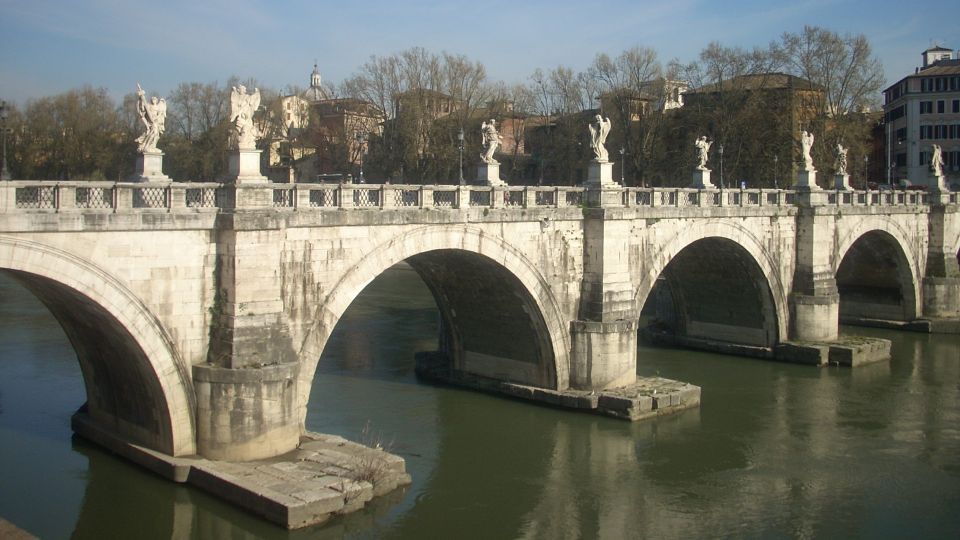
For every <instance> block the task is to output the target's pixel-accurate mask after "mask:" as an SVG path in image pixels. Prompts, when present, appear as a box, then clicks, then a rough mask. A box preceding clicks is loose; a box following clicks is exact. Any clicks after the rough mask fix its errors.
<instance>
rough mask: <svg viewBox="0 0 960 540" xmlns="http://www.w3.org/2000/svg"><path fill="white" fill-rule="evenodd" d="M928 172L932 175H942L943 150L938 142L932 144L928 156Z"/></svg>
mask: <svg viewBox="0 0 960 540" xmlns="http://www.w3.org/2000/svg"><path fill="white" fill-rule="evenodd" d="M930 172H932V173H933V176H936V177H941V176H943V150H942V149H941V148H940V145H939V144H935V145H933V153H932V155H931V156H930Z"/></svg>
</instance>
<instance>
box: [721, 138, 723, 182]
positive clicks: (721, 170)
mask: <svg viewBox="0 0 960 540" xmlns="http://www.w3.org/2000/svg"><path fill="white" fill-rule="evenodd" d="M720 189H723V143H720Z"/></svg>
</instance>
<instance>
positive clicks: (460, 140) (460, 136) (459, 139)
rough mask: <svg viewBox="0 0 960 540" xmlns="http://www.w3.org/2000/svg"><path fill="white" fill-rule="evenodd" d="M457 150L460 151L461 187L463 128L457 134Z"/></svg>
mask: <svg viewBox="0 0 960 540" xmlns="http://www.w3.org/2000/svg"><path fill="white" fill-rule="evenodd" d="M457 149H458V150H460V185H461V186H462V185H463V128H460V132H459V133H457Z"/></svg>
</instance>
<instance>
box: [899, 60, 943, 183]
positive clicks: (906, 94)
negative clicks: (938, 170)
mask: <svg viewBox="0 0 960 540" xmlns="http://www.w3.org/2000/svg"><path fill="white" fill-rule="evenodd" d="M921 56H922V59H923V65H922V66H921V67H918V68H917V69H916V70H915V71H914V73H913V74H911V75H907V76H906V77H904V78H902V79H900V80H899V81H897V82H896V83H894V84H893V85H891V86H890V87H889V88H887V89H886V90H884V91H883V97H884V100H883V101H884V103H883V112H884V127H885V140H886V149H885V154H886V162H887V163H886V167H887V171H888V173H887V180H888V182H891V183H896V182H898V181H900V180H909V181H910V182H912V183H914V184H917V185H927V186H931V185H934V182H935V181H934V179H933V177H932V176H931V175H930V170H929V169H930V156H931V153H932V148H933V145H934V144H938V145H940V148H941V149H942V151H943V161H944V167H943V169H944V171H943V172H944V174H945V175H946V176H947V185H954V186H960V53H958V54H957V55H954V53H953V51H952V50H950V49H946V48H943V47H931V48H929V49H927V50H925V51H923V53H922V55H921Z"/></svg>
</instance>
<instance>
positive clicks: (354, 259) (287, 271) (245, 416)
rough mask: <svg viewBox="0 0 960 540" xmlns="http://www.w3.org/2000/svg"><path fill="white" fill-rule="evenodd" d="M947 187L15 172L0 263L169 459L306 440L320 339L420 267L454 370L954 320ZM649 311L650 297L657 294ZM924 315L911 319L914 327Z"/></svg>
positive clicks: (1, 213)
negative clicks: (872, 322) (655, 330)
mask: <svg viewBox="0 0 960 540" xmlns="http://www.w3.org/2000/svg"><path fill="white" fill-rule="evenodd" d="M958 203H960V201H958V194H957V193H939V194H935V193H930V194H928V193H923V192H910V191H907V192H904V191H896V192H859V191H820V190H815V191H809V190H807V191H791V190H770V191H767V190H691V189H637V188H603V189H601V188H596V189H594V188H589V189H584V188H569V187H522V188H521V187H479V186H407V185H382V186H381V185H315V184H262V185H234V184H201V183H136V184H132V183H86V182H85V183H76V182H74V183H71V182H20V181H18V182H4V183H2V185H0V270H2V271H5V272H7V273H9V274H10V275H12V276H13V277H14V278H16V279H17V280H18V281H19V282H21V283H22V284H24V285H25V286H26V287H27V288H28V289H30V290H31V291H32V292H33V293H34V294H36V295H37V297H39V298H40V299H41V300H42V301H43V302H44V303H45V304H46V305H47V306H48V307H49V309H50V310H51V312H52V313H53V315H54V316H55V317H56V318H57V319H58V320H59V321H60V323H61V325H62V326H63V328H64V331H65V332H66V335H67V336H68V337H69V339H70V341H71V342H72V344H73V346H74V348H75V349H76V352H77V357H78V359H79V362H80V365H81V368H82V372H83V376H84V381H85V385H86V390H87V396H88V402H87V405H86V409H87V413H88V415H89V418H90V419H91V421H92V422H93V423H95V424H96V425H97V426H98V427H99V428H101V429H103V430H106V431H109V432H111V433H113V434H115V435H117V436H119V437H121V438H123V439H124V440H127V441H130V442H132V443H136V444H139V445H143V446H146V447H148V448H151V449H153V450H156V451H159V452H162V453H164V454H166V455H169V456H186V455H193V454H200V455H202V456H205V457H208V458H211V459H228V460H243V459H254V458H260V457H268V456H273V455H278V454H281V453H283V452H286V451H289V450H291V449H292V448H294V447H296V445H297V444H298V441H299V437H300V435H301V433H302V431H303V429H304V421H305V416H306V410H307V399H308V396H309V395H310V387H311V384H312V382H313V376H314V371H315V369H316V366H317V362H318V361H319V358H320V355H321V353H322V351H323V349H324V346H325V344H326V342H327V340H328V339H329V337H330V335H331V332H332V331H333V329H334V327H335V326H336V324H337V321H338V320H339V318H340V317H341V316H342V315H343V313H344V311H345V310H346V309H347V307H348V306H349V305H350V303H351V302H352V300H353V299H354V298H355V297H356V296H357V295H358V294H359V293H360V292H361V291H362V290H363V289H364V287H365V286H366V285H367V284H369V283H370V282H371V281H372V280H373V279H374V278H376V277H377V276H378V275H380V274H381V273H382V272H383V271H384V270H386V269H387V268H389V267H391V266H392V265H395V264H397V263H400V262H406V263H407V264H409V265H410V266H411V267H412V268H414V269H415V270H416V271H417V272H418V273H419V275H420V276H421V277H422V278H423V280H424V282H425V283H426V285H427V286H428V287H429V289H430V290H431V292H432V293H433V296H434V299H435V300H436V303H437V306H438V309H439V311H440V313H441V318H442V321H443V324H442V328H441V336H440V347H441V349H442V351H441V352H442V353H443V354H444V356H445V358H447V359H448V361H449V362H450V364H451V366H452V369H454V370H457V371H458V372H461V373H468V374H475V375H479V376H483V377H487V378H492V379H496V380H503V381H512V382H516V383H520V384H524V385H530V386H535V387H541V388H545V389H552V390H565V389H583V390H593V389H606V388H613V387H618V386H623V385H627V384H630V383H632V382H633V381H634V380H635V377H636V371H637V362H643V358H639V359H638V358H637V346H636V345H637V343H636V341H637V332H638V328H639V323H640V317H641V312H643V311H651V310H652V309H653V308H654V307H657V308H658V309H657V311H658V324H659V325H660V326H661V327H663V328H665V329H667V330H668V331H669V332H670V333H671V334H673V335H674V336H676V337H677V339H679V340H681V341H683V342H686V343H688V344H691V345H698V344H699V345H701V346H703V345H708V344H714V345H717V344H721V345H723V344H726V345H729V346H730V347H732V349H731V350H742V351H750V352H751V353H752V354H758V355H761V356H763V355H768V356H770V355H773V354H774V353H773V351H775V350H776V348H777V347H778V346H779V345H780V344H782V343H784V342H787V341H815V342H830V341H832V340H836V339H837V336H838V324H839V321H840V320H841V319H847V318H849V319H852V320H857V319H860V320H863V319H884V320H888V321H901V322H907V323H915V321H918V320H928V321H929V320H933V321H936V320H939V319H956V318H957V317H958V316H960V265H958V252H960V204H958ZM645 306H646V308H645ZM915 324H917V323H915Z"/></svg>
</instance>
